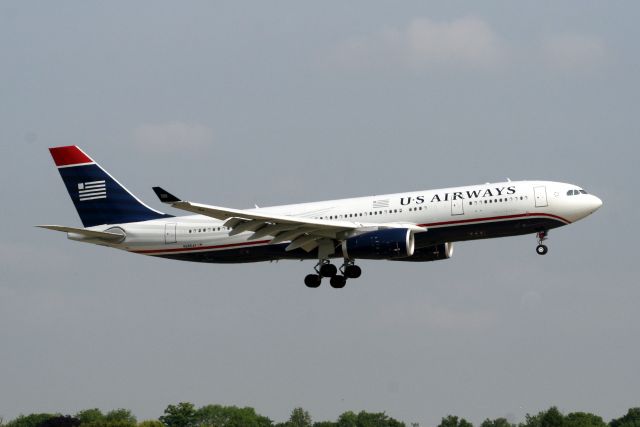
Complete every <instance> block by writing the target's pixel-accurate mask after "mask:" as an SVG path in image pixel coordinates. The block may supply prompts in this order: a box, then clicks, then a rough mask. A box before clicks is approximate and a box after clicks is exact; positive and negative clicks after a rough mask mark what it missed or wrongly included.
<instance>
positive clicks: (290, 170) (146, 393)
mask: <svg viewBox="0 0 640 427" xmlns="http://www.w3.org/2000/svg"><path fill="white" fill-rule="evenodd" d="M639 17H640V4H639V3H637V2H631V1H629V2H601V1H568V2H555V1H543V2H504V1H485V2H481V3H480V2H468V3H465V2H459V1H451V2H439V3H430V2H424V1H405V2H390V1H382V2H376V3H375V4H374V2H370V1H364V0H362V1H352V2H343V1H323V2H313V3H312V2H298V1H275V2H260V1H256V2H226V3H220V2H208V1H189V2H173V1H140V2H129V1H121V2H118V1H112V2H94V1H88V2H87V1H58V2H47V1H41V2H30V1H4V2H1V3H0V171H1V173H2V175H1V177H2V184H1V187H0V188H1V196H2V202H1V203H0V211H1V218H2V221H3V227H2V229H3V232H2V233H0V416H4V417H5V419H10V418H13V417H15V416H17V415H18V414H20V413H31V412H39V411H61V412H63V413H75V412H76V411H78V410H79V409H83V408H90V407H99V408H102V409H103V410H109V409H112V408H117V407H125V408H130V409H132V410H133V412H134V413H135V414H136V415H137V416H138V418H139V419H145V418H156V417H158V416H159V415H161V414H162V412H163V410H164V408H165V407H166V405H167V404H170V403H177V402H179V401H191V402H193V403H195V404H196V405H204V404H208V403H220V404H233V405H240V406H245V405H248V406H253V407H255V408H256V410H257V411H258V412H260V413H263V414H264V415H267V416H269V417H270V418H272V419H275V420H284V419H286V418H287V417H288V414H289V412H290V411H291V409H292V408H293V407H294V406H302V407H304V408H305V409H307V410H309V411H310V412H311V415H312V416H313V418H314V419H316V420H326V419H335V418H336V417H337V416H338V415H339V414H340V413H342V412H343V411H345V410H356V411H358V410H362V409H364V410H369V411H387V413H389V414H390V415H392V416H394V417H396V418H399V419H402V420H405V421H407V422H420V423H421V425H425V426H434V425H435V424H436V423H437V422H438V421H439V419H440V418H441V417H443V416H445V415H447V414H450V413H452V414H456V415H459V416H464V417H466V418H468V419H469V420H471V421H473V422H475V423H478V422H480V421H482V420H483V419H484V418H486V417H492V418H493V417H500V416H507V417H509V418H510V419H512V420H516V421H520V420H522V418H523V416H524V415H525V414H526V413H527V412H529V413H534V412H537V411H539V410H542V409H546V408H548V407H549V406H550V405H558V407H559V408H560V409H561V410H563V411H567V412H569V411H593V412H596V413H598V414H600V415H602V416H603V417H604V418H605V419H606V420H608V419H610V418H612V417H617V416H620V415H622V414H623V413H624V412H626V409H627V408H629V407H631V406H638V405H640V364H639V363H638V360H640V339H638V337H639V336H640V310H639V309H638V303H639V302H640V285H638V283H639V281H638V276H639V275H640V267H639V265H640V264H639V262H638V250H637V248H638V238H639V237H640V236H639V234H640V233H639V231H638V226H637V218H638V209H639V208H640V204H639V203H638V189H637V183H638V175H637V169H638V157H639V155H640V152H639V150H638V148H637V147H638V146H637V143H638V140H639V137H640V104H639V100H640V81H639V79H640V44H639V43H638V40H640V30H639V29H638V28H639V27H638V19H639ZM68 144H76V145H79V146H81V147H82V148H83V149H85V150H86V151H87V152H88V153H89V154H90V155H91V156H93V157H94V158H95V159H96V160H97V161H98V162H100V163H101V164H102V165H103V166H104V167H105V168H106V169H107V170H109V171H110V172H111V173H112V174H113V175H114V176H115V177H117V178H118V179H119V180H120V181H121V182H123V183H124V184H125V185H126V186H127V187H128V188H129V189H130V190H131V191H133V192H134V193H135V194H136V195H138V196H139V197H140V198H141V199H143V200H145V201H147V202H148V203H150V204H151V205H152V206H154V207H157V208H163V207H161V206H160V204H159V203H158V202H157V200H156V198H155V196H154V194H153V192H152V191H151V187H152V186H153V185H161V186H163V187H165V188H167V189H168V190H169V191H171V192H173V193H175V194H178V195H180V196H181V197H183V198H187V199H189V200H193V201H198V202H202V203H209V204H216V205H222V206H229V207H235V208H244V207H249V206H253V204H254V203H257V204H259V205H261V206H262V205H275V204H281V203H295V202H303V201H313V200H322V199H331V198H341V197H351V196H358V195H368V194H375V193H385V192H400V191H409V190H417V189H429V188H438V187H446V186H456V185H465V184H474V183H484V182H491V181H501V180H504V179H505V177H509V178H511V179H548V180H557V181H564V182H571V183H575V184H577V185H580V186H583V187H584V188H586V189H587V190H589V191H590V192H593V193H595V194H596V195H597V196H599V197H600V198H602V199H603V201H604V206H603V208H602V209H600V211H598V212H597V213H596V214H594V215H593V216H591V217H588V218H586V219H585V220H583V221H580V222H578V223H576V224H573V225H571V226H568V227H564V228H561V229H557V230H552V232H551V233H550V240H549V247H550V250H549V254H548V255H547V256H545V257H540V256H538V255H536V253H535V245H536V241H535V237H534V236H533V235H530V236H522V237H513V238H506V239H496V240H489V241H477V242H466V243H460V244H456V245H455V253H454V257H453V259H451V260H447V261H441V262H434V263H423V264H420V263H410V264H404V263H394V262H384V261H380V262H373V261H365V262H361V263H360V264H361V266H362V267H363V275H362V278H360V279H358V280H354V281H350V282H349V283H348V285H347V287H346V288H345V289H343V290H335V289H331V288H330V287H328V286H325V285H324V284H323V286H322V287H321V288H319V289H316V290H312V289H307V288H306V287H305V286H304V284H303V278H304V276H305V275H306V274H307V273H309V272H310V271H311V269H312V267H313V262H311V261H306V262H297V261H283V262H280V263H273V264H269V263H264V264H246V265H232V266H228V265H214V264H209V265H202V264H192V263H185V262H178V261H170V260H163V259H154V258H150V257H143V256H139V255H133V254H128V253H124V252H118V251H115V250H110V249H107V248H102V247H97V246H91V245H83V244H80V243H77V242H72V241H68V240H67V239H66V238H65V236H64V235H63V234H61V233H55V232H51V231H46V230H41V229H35V228H33V227H32V226H33V225H35V224H63V225H71V226H78V225H80V224H81V223H80V221H79V218H78V216H77V214H76V212H75V210H74V208H73V205H72V203H71V201H70V199H69V196H68V195H67V193H66V191H65V189H64V186H63V184H62V181H61V180H60V178H59V175H58V172H57V171H56V169H55V168H54V166H53V162H52V161H51V159H50V157H49V153H48V151H47V149H46V148H47V147H51V146H57V145H68ZM168 209H170V208H168ZM170 213H173V214H180V212H178V211H171V212H170Z"/></svg>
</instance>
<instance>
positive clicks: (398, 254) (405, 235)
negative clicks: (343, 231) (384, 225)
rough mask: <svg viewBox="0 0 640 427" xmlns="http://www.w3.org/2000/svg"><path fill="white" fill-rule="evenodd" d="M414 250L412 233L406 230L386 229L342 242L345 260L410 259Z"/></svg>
mask: <svg viewBox="0 0 640 427" xmlns="http://www.w3.org/2000/svg"><path fill="white" fill-rule="evenodd" d="M414 249H415V238H414V236H413V232H412V231H411V230H409V229H406V228H388V229H384V230H376V231H370V232H368V233H363V234H359V235H357V236H354V237H350V238H349V239H347V240H344V241H343V242H342V255H343V256H344V257H345V258H347V259H396V258H404V257H410V256H411V255H413V253H414Z"/></svg>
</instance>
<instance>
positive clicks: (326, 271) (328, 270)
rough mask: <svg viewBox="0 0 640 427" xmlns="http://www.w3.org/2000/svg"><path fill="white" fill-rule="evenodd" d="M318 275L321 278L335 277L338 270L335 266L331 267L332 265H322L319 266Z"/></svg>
mask: <svg viewBox="0 0 640 427" xmlns="http://www.w3.org/2000/svg"><path fill="white" fill-rule="evenodd" d="M319 273H320V276H322V277H333V276H335V275H336V274H338V269H337V267H336V266H335V265H333V264H329V263H327V264H322V265H321V266H320V271H319Z"/></svg>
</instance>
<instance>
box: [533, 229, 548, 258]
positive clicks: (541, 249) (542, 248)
mask: <svg viewBox="0 0 640 427" xmlns="http://www.w3.org/2000/svg"><path fill="white" fill-rule="evenodd" d="M547 234H548V232H547V231H538V234H536V236H537V237H538V246H536V252H537V253H538V255H545V254H546V253H547V252H549V248H548V247H547V245H543V244H542V242H544V241H545V240H547Z"/></svg>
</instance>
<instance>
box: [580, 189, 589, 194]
mask: <svg viewBox="0 0 640 427" xmlns="http://www.w3.org/2000/svg"><path fill="white" fill-rule="evenodd" d="M580 192H581V193H582V194H589V193H587V192H586V191H584V190H580Z"/></svg>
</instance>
